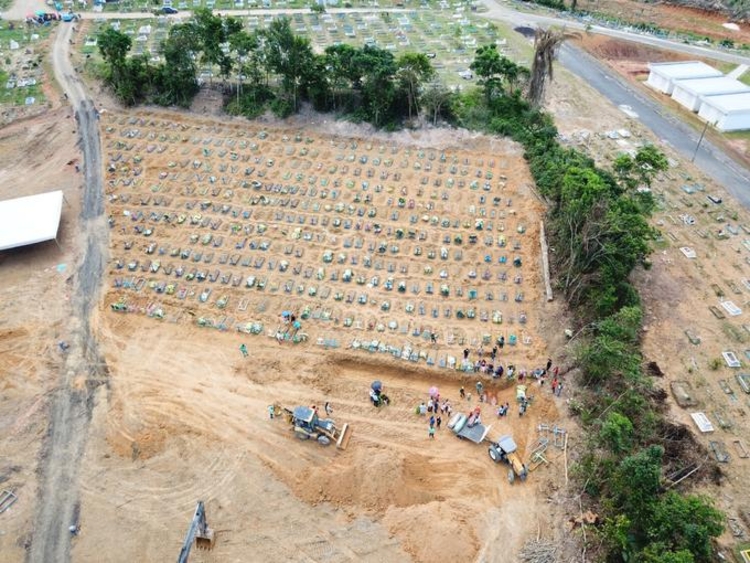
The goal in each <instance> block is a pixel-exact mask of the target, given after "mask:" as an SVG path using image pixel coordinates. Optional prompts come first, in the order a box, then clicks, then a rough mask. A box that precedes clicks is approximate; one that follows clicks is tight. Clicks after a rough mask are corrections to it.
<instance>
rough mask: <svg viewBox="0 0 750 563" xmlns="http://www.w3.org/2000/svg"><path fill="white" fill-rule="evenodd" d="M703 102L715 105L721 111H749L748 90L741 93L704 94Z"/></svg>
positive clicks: (749, 93) (749, 96)
mask: <svg viewBox="0 0 750 563" xmlns="http://www.w3.org/2000/svg"><path fill="white" fill-rule="evenodd" d="M703 103H704V104H708V105H709V106H711V107H715V108H716V109H718V110H719V111H721V112H723V113H732V112H740V111H747V112H750V92H743V93H741V94H724V95H720V96H705V97H704V98H703Z"/></svg>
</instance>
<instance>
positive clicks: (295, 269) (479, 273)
mask: <svg viewBox="0 0 750 563" xmlns="http://www.w3.org/2000/svg"><path fill="white" fill-rule="evenodd" d="M124 247H125V249H126V250H132V247H133V243H132V241H126V242H125V243H124ZM270 247H271V243H270V242H268V241H263V242H261V243H260V245H259V246H257V245H256V242H255V241H253V242H252V243H251V245H250V246H249V249H253V248H255V249H258V250H259V251H263V249H264V248H266V249H268V248H270ZM141 250H142V251H143V253H144V254H146V255H147V256H153V257H154V258H156V259H155V260H153V261H152V260H151V259H149V258H146V259H145V260H144V262H143V263H142V264H141V263H140V259H139V258H138V257H130V258H128V257H125V258H123V257H117V258H115V259H114V260H113V263H114V264H115V265H116V268H117V269H125V268H126V267H127V269H128V270H130V271H135V270H136V269H138V267H139V266H140V267H141V268H146V269H149V268H156V271H158V269H159V268H160V267H161V260H160V259H159V256H167V255H169V257H171V258H178V257H179V258H180V259H182V260H183V262H188V261H189V260H192V262H194V263H203V264H211V263H213V260H214V256H215V253H214V252H212V251H210V250H209V249H206V251H205V253H204V251H203V250H201V249H200V248H198V249H193V248H190V247H182V248H181V247H172V248H170V250H169V252H167V250H166V249H165V248H164V247H160V248H159V250H158V251H157V250H156V243H151V244H149V245H148V246H147V247H145V248H143V249H141ZM443 250H445V249H443ZM134 252H136V251H134ZM457 252H458V251H457ZM303 254H304V252H302V249H300V248H297V249H295V247H294V246H293V245H286V246H285V248H284V255H285V256H288V257H289V258H288V259H287V258H281V259H277V258H275V257H269V259H268V264H267V267H268V269H269V270H276V269H278V271H279V272H286V271H289V272H292V273H294V274H295V275H297V274H299V273H300V272H302V270H303V268H305V272H308V271H309V272H312V271H313V266H312V265H311V264H310V262H309V261H307V262H296V261H294V260H293V258H292V257H293V256H294V257H295V258H301V257H302V256H303ZM319 256H320V259H319V262H318V263H322V264H323V266H321V267H318V270H317V272H318V273H317V274H316V275H318V276H325V267H326V265H334V264H335V265H339V266H342V267H343V274H341V276H342V279H343V280H344V281H351V280H352V279H358V278H359V277H360V276H361V277H362V279H364V276H365V273H363V272H362V270H359V272H357V270H356V268H351V267H348V266H355V267H356V266H359V265H360V261H361V266H362V267H363V268H368V269H369V268H372V269H373V270H375V271H387V272H388V273H391V274H393V273H396V270H397V268H398V271H399V272H400V273H401V274H403V275H408V274H409V273H410V268H409V266H410V265H412V264H411V261H410V260H408V259H405V260H403V261H395V262H394V261H391V260H387V261H386V260H385V259H384V258H382V257H380V258H379V257H378V256H375V257H373V256H372V255H370V254H365V255H359V254H357V253H347V252H339V253H338V254H334V251H333V250H330V249H329V250H325V251H323V253H322V254H321V255H319ZM445 256H447V253H446V254H445ZM487 257H489V255H488V256H487ZM404 258H405V257H404ZM454 258H455V259H456V260H457V261H459V260H460V259H461V258H462V256H458V255H454ZM217 260H218V263H219V264H227V263H229V264H230V265H231V266H236V265H238V264H241V265H242V266H243V267H246V268H249V267H250V266H251V265H252V266H253V267H254V268H256V269H260V268H262V267H263V266H264V263H265V260H266V257H265V255H264V254H259V255H256V256H252V255H242V254H240V253H234V254H229V253H227V252H223V253H221V254H220V255H219V256H218V258H217ZM501 263H502V264H505V262H503V261H501ZM475 264H476V266H474V267H472V266H469V269H464V268H461V267H451V268H449V267H445V266H443V267H441V268H440V269H439V270H438V269H436V268H433V266H432V265H430V264H426V265H422V266H421V271H420V272H417V271H415V270H414V268H412V270H411V276H410V278H412V279H413V278H414V277H415V276H419V277H422V278H424V279H428V280H429V279H435V278H439V279H440V280H446V281H447V280H451V279H469V280H473V281H474V282H475V283H477V284H479V285H480V286H485V285H486V284H484V283H482V282H493V281H494V283H502V284H505V283H506V282H509V281H511V280H512V281H513V282H514V283H516V284H519V285H520V284H522V283H523V280H524V277H523V274H522V271H521V270H520V268H521V266H522V260H521V258H520V257H516V258H515V259H514V260H513V264H514V266H515V267H516V269H515V271H513V272H509V270H507V269H505V268H501V269H496V268H494V267H490V266H489V265H488V264H487V263H485V265H484V267H483V266H482V263H481V262H475ZM173 267H174V266H172V265H171V263H170V265H169V269H170V270H171V269H172V268H173ZM166 268H167V266H165V270H166ZM482 268H483V269H482ZM493 271H494V276H493ZM340 272H341V270H339V269H335V270H333V271H332V273H331V274H330V275H331V278H332V279H333V277H336V278H338V276H339V273H340ZM728 303H730V304H731V302H728ZM731 305H733V304H731ZM727 306H729V305H725V307H727ZM734 307H735V308H736V306H734ZM736 309H737V308H736ZM736 309H735V310H736ZM727 310H728V311H730V309H727ZM740 313H741V310H740ZM740 313H735V312H734V310H732V311H731V312H730V314H733V315H736V314H740Z"/></svg>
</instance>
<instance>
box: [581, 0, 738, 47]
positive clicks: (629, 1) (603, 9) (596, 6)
mask: <svg viewBox="0 0 750 563" xmlns="http://www.w3.org/2000/svg"><path fill="white" fill-rule="evenodd" d="M578 9H579V10H585V11H587V12H592V13H596V14H605V15H607V16H613V17H617V18H620V19H622V20H623V21H626V22H628V23H645V24H652V25H655V26H656V27H658V28H660V29H664V30H669V31H673V32H678V33H684V32H690V33H693V34H695V35H697V36H698V37H708V38H710V39H712V40H723V39H731V40H732V41H734V42H735V44H738V45H739V44H743V43H745V44H750V25H749V24H747V23H746V22H738V23H737V25H738V26H739V28H740V29H739V30H732V29H727V28H726V27H724V26H723V24H725V23H728V22H730V21H731V18H730V17H729V16H728V15H724V14H720V13H716V12H709V11H706V10H700V9H697V8H690V7H686V6H677V5H674V4H665V3H646V2H636V1H633V0H582V1H579V2H578Z"/></svg>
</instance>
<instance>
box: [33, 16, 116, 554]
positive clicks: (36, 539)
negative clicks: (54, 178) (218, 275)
mask: <svg viewBox="0 0 750 563" xmlns="http://www.w3.org/2000/svg"><path fill="white" fill-rule="evenodd" d="M71 35H72V27H71V26H63V27H59V28H58V29H57V36H56V38H55V44H54V47H53V49H52V63H53V68H54V71H55V78H56V79H57V81H58V82H59V83H60V85H61V86H62V87H63V88H64V90H65V92H66V93H67V94H68V100H69V102H70V103H71V105H72V107H73V108H74V109H75V111H76V120H77V123H78V135H79V145H80V147H81V150H82V152H83V174H84V182H85V185H84V195H83V204H82V205H83V207H82V209H81V221H80V222H79V229H80V236H78V237H76V244H77V245H78V246H79V250H78V251H77V252H76V254H77V255H78V256H82V257H83V259H82V260H81V261H80V264H79V266H78V270H77V272H76V276H75V285H74V288H75V293H74V295H73V299H72V307H73V310H72V316H71V319H70V321H69V323H68V326H67V327H66V330H67V332H68V334H69V337H68V338H67V340H68V341H69V343H70V344H71V347H70V349H69V351H68V353H67V355H66V358H65V363H64V365H63V367H62V371H61V373H60V383H59V385H58V387H57V389H56V390H55V392H54V394H53V397H52V400H51V403H50V412H49V421H48V424H49V430H48V433H47V436H45V440H44V445H43V447H42V454H41V459H40V462H39V469H40V474H41V478H40V483H39V499H38V502H37V509H36V514H35V517H34V533H33V537H32V542H31V549H30V550H29V552H28V561H30V562H31V563H50V562H52V561H54V562H56V563H66V562H67V561H70V542H71V538H72V537H73V535H72V534H71V533H70V531H69V528H70V527H71V526H76V525H77V524H78V521H79V517H80V514H79V512H80V501H79V496H78V495H79V483H78V478H79V476H78V469H79V465H80V461H81V458H82V456H83V453H84V451H85V449H86V441H87V439H88V431H89V423H90V421H91V414H92V410H93V407H94V399H95V393H96V389H97V388H98V387H99V386H100V385H102V384H104V383H106V381H107V370H106V366H105V365H104V362H103V361H102V358H101V356H100V354H99V351H98V348H97V343H96V340H95V338H94V335H93V334H92V331H91V326H90V317H91V314H92V312H93V311H94V310H95V309H96V305H97V300H98V295H99V287H100V286H101V279H102V273H103V271H104V264H105V259H106V252H107V250H106V249H107V240H108V236H109V231H108V228H107V223H106V221H105V219H104V200H103V197H104V190H103V186H102V177H101V174H102V161H101V148H100V141H99V129H98V118H97V113H96V110H95V109H94V105H93V103H92V101H91V99H90V98H88V97H87V96H86V91H85V89H84V86H83V84H82V82H81V81H80V80H79V78H78V77H77V76H76V74H75V72H74V70H73V68H72V66H71V64H70V58H69V53H68V47H69V42H68V40H69V39H70V37H71Z"/></svg>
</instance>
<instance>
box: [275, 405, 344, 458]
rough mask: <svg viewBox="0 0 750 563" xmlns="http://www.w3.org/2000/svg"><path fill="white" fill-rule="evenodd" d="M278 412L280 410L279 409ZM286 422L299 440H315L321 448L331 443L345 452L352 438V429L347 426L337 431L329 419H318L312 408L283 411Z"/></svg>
mask: <svg viewBox="0 0 750 563" xmlns="http://www.w3.org/2000/svg"><path fill="white" fill-rule="evenodd" d="M279 410H280V409H279ZM283 411H284V413H285V415H286V421H287V422H288V423H289V424H290V425H292V427H293V428H294V434H295V435H296V436H297V438H299V439H300V440H309V439H313V440H316V441H317V442H318V443H319V444H320V445H322V446H328V445H329V444H330V443H331V442H334V443H335V444H336V447H337V448H339V449H342V450H345V449H346V447H347V446H348V445H349V440H351V438H352V429H351V427H350V426H349V424H344V426H343V427H342V428H341V429H339V428H338V427H337V426H336V423H335V422H334V421H333V420H332V419H330V418H320V417H319V416H318V412H317V409H315V408H312V407H303V406H300V407H294V410H290V409H287V408H284V409H283Z"/></svg>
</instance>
